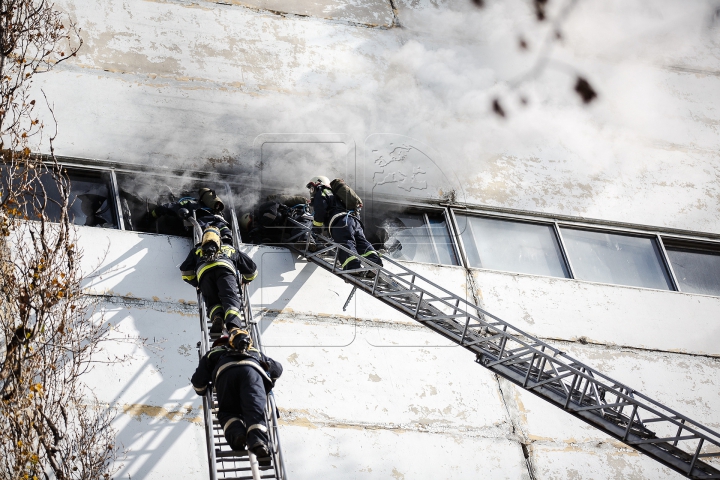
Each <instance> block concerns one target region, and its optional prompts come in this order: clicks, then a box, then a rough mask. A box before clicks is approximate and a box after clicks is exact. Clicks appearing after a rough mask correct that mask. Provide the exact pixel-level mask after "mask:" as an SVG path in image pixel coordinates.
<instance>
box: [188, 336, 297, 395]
mask: <svg viewBox="0 0 720 480" xmlns="http://www.w3.org/2000/svg"><path fill="white" fill-rule="evenodd" d="M241 366H245V367H250V368H252V369H254V370H255V371H257V372H258V373H259V374H260V376H261V378H262V380H263V385H264V386H265V393H269V392H270V390H272V388H273V387H274V386H275V381H276V380H277V379H278V378H280V375H282V372H283V367H282V365H281V364H280V362H276V361H275V360H273V359H272V358H270V357H268V356H267V355H265V354H263V353H260V352H259V351H257V350H256V349H254V348H250V349H248V350H246V351H245V352H242V353H241V352H238V351H237V350H234V349H232V348H230V347H228V346H227V345H222V346H219V347H215V348H213V349H211V350H210V351H209V352H207V353H206V354H205V355H203V357H202V358H201V359H200V364H199V365H198V367H197V369H196V370H195V373H194V374H193V376H192V378H191V379H190V381H191V382H192V385H193V388H194V389H195V393H197V394H198V395H205V393H206V392H207V387H208V385H209V384H210V383H211V382H212V383H217V379H218V377H220V376H221V375H223V374H225V373H226V372H228V371H229V370H230V369H232V368H236V367H241Z"/></svg>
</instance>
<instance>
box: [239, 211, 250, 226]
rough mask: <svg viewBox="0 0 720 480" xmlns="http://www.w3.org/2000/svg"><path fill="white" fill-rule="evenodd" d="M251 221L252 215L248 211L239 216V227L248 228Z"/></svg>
mask: <svg viewBox="0 0 720 480" xmlns="http://www.w3.org/2000/svg"><path fill="white" fill-rule="evenodd" d="M252 223H253V216H252V215H251V214H249V213H246V214H244V215H243V216H242V217H240V228H241V229H242V230H250V225H252Z"/></svg>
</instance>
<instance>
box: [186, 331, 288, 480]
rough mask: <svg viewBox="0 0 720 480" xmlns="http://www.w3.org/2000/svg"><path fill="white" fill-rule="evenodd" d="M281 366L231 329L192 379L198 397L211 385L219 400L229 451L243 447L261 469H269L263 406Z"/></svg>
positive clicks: (244, 332)
mask: <svg viewBox="0 0 720 480" xmlns="http://www.w3.org/2000/svg"><path fill="white" fill-rule="evenodd" d="M282 370H283V369H282V365H281V364H280V363H279V362H276V361H275V360H273V359H272V358H270V357H267V356H265V355H264V354H262V353H260V352H259V351H258V350H257V349H255V348H253V345H252V339H251V338H250V335H248V332H247V331H245V330H240V329H234V330H232V331H231V332H230V335H229V337H228V336H222V337H220V338H219V339H218V340H216V341H215V343H213V348H212V349H211V350H210V351H209V352H207V353H206V354H205V355H204V356H203V357H202V358H201V359H200V363H199V365H198V367H197V370H195V373H194V374H193V376H192V379H191V382H192V385H193V388H194V389H195V392H196V393H197V394H198V395H205V393H206V392H207V388H208V385H209V384H210V383H211V382H212V385H214V387H215V391H216V392H217V397H218V413H217V416H218V420H219V422H220V425H222V428H223V431H224V432H225V439H226V440H227V442H228V444H229V445H230V448H232V449H233V450H236V451H242V450H243V449H244V447H245V445H247V446H248V450H250V451H251V452H253V453H254V454H255V455H256V456H257V457H258V462H259V464H260V465H261V466H269V465H270V458H269V455H270V449H269V447H268V443H269V441H268V434H267V431H268V429H267V424H266V422H265V404H266V401H267V394H268V393H269V392H270V390H272V388H273V387H274V386H275V381H276V380H277V379H278V377H280V375H281V374H282Z"/></svg>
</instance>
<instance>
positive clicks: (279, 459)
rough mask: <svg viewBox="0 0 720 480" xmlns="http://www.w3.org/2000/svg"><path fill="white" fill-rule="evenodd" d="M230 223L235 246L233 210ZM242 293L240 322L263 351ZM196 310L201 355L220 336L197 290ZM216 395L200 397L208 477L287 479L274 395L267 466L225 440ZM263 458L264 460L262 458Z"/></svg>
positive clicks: (196, 231)
mask: <svg viewBox="0 0 720 480" xmlns="http://www.w3.org/2000/svg"><path fill="white" fill-rule="evenodd" d="M187 220H189V221H190V222H191V223H192V224H193V240H194V244H195V245H197V244H198V243H200V241H201V238H202V232H201V231H200V227H199V225H198V223H197V221H196V220H195V219H194V218H192V217H189V218H188V219H187ZM232 224H233V244H234V247H235V248H236V249H237V248H238V247H239V243H240V233H239V232H238V230H237V219H236V218H235V212H232ZM240 286H241V288H242V290H241V291H242V294H243V311H242V318H241V320H242V323H243V328H244V329H246V330H247V331H248V332H249V333H250V336H251V337H252V340H253V344H254V345H255V346H256V347H257V349H258V350H260V351H261V352H263V353H265V352H264V349H263V344H262V339H261V335H260V330H259V328H258V326H257V321H256V320H254V319H253V313H252V308H251V307H250V301H249V298H250V297H249V293H248V289H247V285H242V284H240ZM198 310H199V313H200V331H201V337H200V338H201V339H200V342H198V353H199V355H200V357H202V356H203V355H205V353H207V352H208V350H210V349H211V348H212V342H213V341H214V340H215V339H217V338H219V337H220V334H214V333H213V334H211V333H210V327H211V326H212V325H211V322H210V319H209V318H207V314H206V313H205V305H204V302H203V298H202V294H201V293H200V292H198ZM217 406H218V403H217V394H216V393H215V390H214V388H212V386H211V387H210V388H208V389H207V393H206V394H205V396H204V397H203V413H204V420H205V437H206V441H207V455H208V466H209V470H210V480H260V479H275V480H286V479H287V476H286V472H285V463H284V460H283V454H282V448H281V446H280V436H279V431H278V410H277V406H276V405H275V397H274V396H273V393H272V392H270V393H269V394H268V397H267V404H266V407H265V420H266V422H267V426H268V436H269V439H270V442H269V445H268V447H269V450H270V466H269V467H261V466H259V464H258V459H257V458H256V457H255V454H253V453H252V452H249V451H248V450H247V449H245V450H243V451H235V450H232V449H231V448H230V446H229V445H228V444H227V442H226V441H225V435H224V433H223V429H222V425H220V422H219V421H218V419H217ZM263 460H264V459H263Z"/></svg>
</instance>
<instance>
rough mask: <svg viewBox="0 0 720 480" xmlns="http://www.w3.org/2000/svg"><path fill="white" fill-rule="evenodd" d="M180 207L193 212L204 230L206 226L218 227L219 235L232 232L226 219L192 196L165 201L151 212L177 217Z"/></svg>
mask: <svg viewBox="0 0 720 480" xmlns="http://www.w3.org/2000/svg"><path fill="white" fill-rule="evenodd" d="M181 208H185V209H187V210H188V211H189V212H190V215H192V214H193V212H194V213H195V219H196V220H197V222H198V224H199V225H200V228H201V229H202V230H204V229H205V228H206V227H210V226H212V227H217V228H218V229H220V236H230V235H232V232H231V230H230V228H229V227H228V223H227V220H225V217H223V216H222V215H221V214H216V213H214V212H213V211H212V209H210V208H209V207H207V206H205V205H203V204H202V203H201V202H200V201H198V200H197V199H195V198H193V197H183V198H181V199H180V200H178V201H177V202H173V203H165V204H163V205H160V206H159V207H156V208H155V209H154V210H153V211H152V212H150V213H151V214H152V216H153V217H155V218H158V217H161V216H162V215H174V216H177V217H179V216H180V215H179V214H178V212H179V211H180V209H181Z"/></svg>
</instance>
